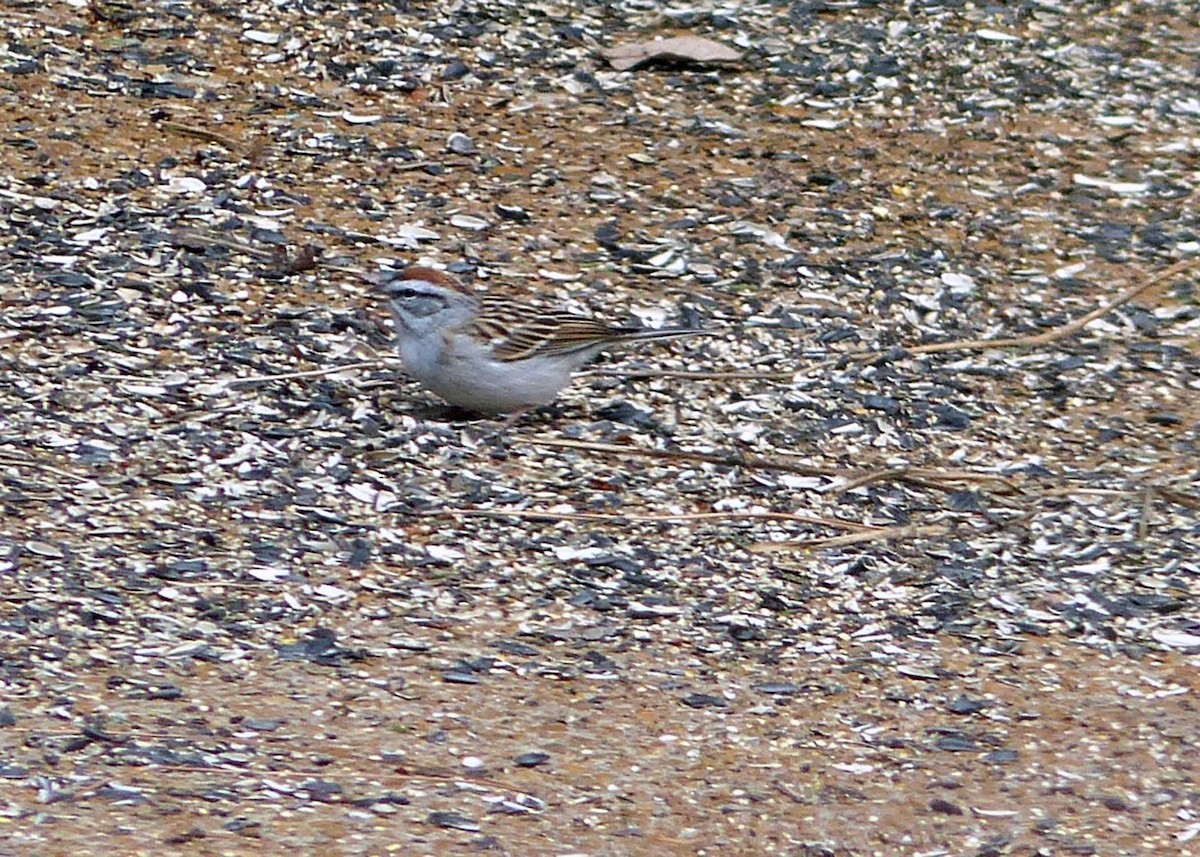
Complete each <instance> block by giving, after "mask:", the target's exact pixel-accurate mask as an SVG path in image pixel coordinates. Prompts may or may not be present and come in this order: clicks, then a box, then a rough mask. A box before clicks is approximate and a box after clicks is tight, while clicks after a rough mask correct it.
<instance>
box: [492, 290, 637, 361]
mask: <svg viewBox="0 0 1200 857" xmlns="http://www.w3.org/2000/svg"><path fill="white" fill-rule="evenodd" d="M482 316H483V317H481V318H479V319H477V320H476V321H475V324H474V332H475V334H476V335H477V336H479V337H480V338H481V339H485V340H488V341H489V342H491V343H492V347H493V349H494V353H495V356H496V357H497V358H498V359H500V360H503V361H506V362H513V361H515V360H525V359H528V358H530V357H547V356H552V355H558V354H571V353H573V352H577V351H584V350H586V349H588V348H590V347H592V346H593V345H596V344H597V343H599V342H607V341H611V340H614V339H619V338H621V335H622V334H623V333H625V331H624V330H622V329H620V328H614V327H609V326H608V325H606V324H602V323H601V322H598V321H596V320H595V319H591V318H587V317H586V316H581V315H573V314H572V313H566V312H547V311H543V310H539V309H535V308H533V307H529V306H521V305H520V304H516V303H513V302H511V301H508V300H505V299H503V298H500V297H498V296H488V297H487V298H485V300H484V312H483V313H482Z"/></svg>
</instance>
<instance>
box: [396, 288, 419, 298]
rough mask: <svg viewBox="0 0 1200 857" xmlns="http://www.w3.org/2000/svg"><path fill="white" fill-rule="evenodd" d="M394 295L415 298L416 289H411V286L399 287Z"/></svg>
mask: <svg viewBox="0 0 1200 857" xmlns="http://www.w3.org/2000/svg"><path fill="white" fill-rule="evenodd" d="M396 295H397V296H398V297H402V298H415V297H416V296H417V290H416V289H411V288H404V289H400V290H399V291H397V292H396Z"/></svg>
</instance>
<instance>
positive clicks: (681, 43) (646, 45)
mask: <svg viewBox="0 0 1200 857" xmlns="http://www.w3.org/2000/svg"><path fill="white" fill-rule="evenodd" d="M601 54H603V56H604V58H605V59H606V60H608V63H609V65H611V66H612V67H613V68H615V69H616V70H617V71H625V70H626V69H631V68H636V67H637V66H640V65H646V64H647V63H652V62H692V63H701V64H705V65H707V64H710V63H733V62H738V61H739V60H741V58H742V55H741V53H739V52H738V51H735V50H734V49H733V48H731V47H728V46H727V45H723V44H721V43H720V42H714V41H713V40H712V39H706V38H703V37H702V36H676V37H675V38H673V39H655V40H654V41H652V42H630V43H628V44H624V45H617V46H616V47H614V48H606V49H604V50H602V51H601Z"/></svg>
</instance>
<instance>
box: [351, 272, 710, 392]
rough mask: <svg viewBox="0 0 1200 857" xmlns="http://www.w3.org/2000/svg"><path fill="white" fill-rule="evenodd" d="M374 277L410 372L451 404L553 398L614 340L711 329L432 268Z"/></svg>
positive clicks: (628, 340) (661, 336)
mask: <svg viewBox="0 0 1200 857" xmlns="http://www.w3.org/2000/svg"><path fill="white" fill-rule="evenodd" d="M373 281H374V282H375V283H376V284H377V285H378V286H379V287H380V289H381V290H382V292H383V294H384V295H386V296H387V297H388V299H389V303H390V304H391V308H392V315H393V317H394V318H395V322H396V336H397V345H398V347H399V350H400V357H401V359H402V360H403V361H404V366H405V369H407V370H408V373H409V374H410V375H412V377H414V378H416V379H417V380H418V381H419V382H421V384H422V385H423V386H424V387H426V388H427V389H429V390H432V391H433V392H434V393H437V394H438V395H439V396H441V397H442V398H443V399H445V400H446V401H447V402H449V403H450V404H452V405H458V406H459V407H464V408H469V409H470V410H473V411H480V412H483V413H490V414H497V413H510V412H517V413H520V412H523V411H525V410H528V409H529V408H532V407H535V406H537V405H545V404H548V403H549V402H550V401H551V400H552V399H553V398H554V397H555V396H556V395H557V394H558V391H559V390H561V389H562V388H563V387H565V386H566V385H567V384H568V383H569V382H570V380H571V373H572V372H573V371H574V370H575V369H578V368H579V367H580V366H583V365H584V364H585V363H587V362H588V361H589V360H591V359H592V358H593V357H595V356H596V355H597V354H599V353H600V352H601V351H602V350H604V349H605V348H608V347H609V346H611V345H616V344H618V343H622V342H633V341H636V340H642V339H666V338H668V337H673V336H687V335H690V334H703V333H706V332H707V331H702V330H694V329H690V328H669V329H662V330H653V329H644V328H636V327H611V326H609V325H607V324H604V323H603V322H600V321H596V320H594V319H591V318H587V317H586V316H581V315H573V314H571V313H566V312H547V311H544V310H540V309H537V308H536V307H532V306H528V305H525V304H521V303H519V302H517V301H513V300H510V299H508V298H504V297H501V296H499V295H487V294H481V293H478V292H474V291H471V290H469V289H466V288H464V287H463V286H462V285H461V284H460V283H459V282H458V281H457V280H455V279H454V278H453V277H451V276H450V275H448V274H445V273H443V272H441V271H437V270H434V269H433V268H425V267H412V268H406V269H404V270H402V271H395V272H383V273H382V274H380V275H377V276H376V277H375V278H373Z"/></svg>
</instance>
